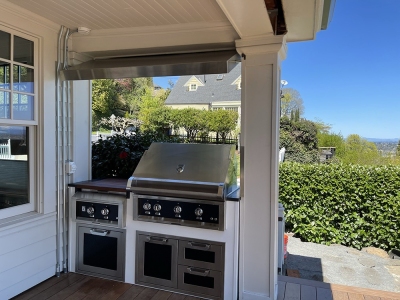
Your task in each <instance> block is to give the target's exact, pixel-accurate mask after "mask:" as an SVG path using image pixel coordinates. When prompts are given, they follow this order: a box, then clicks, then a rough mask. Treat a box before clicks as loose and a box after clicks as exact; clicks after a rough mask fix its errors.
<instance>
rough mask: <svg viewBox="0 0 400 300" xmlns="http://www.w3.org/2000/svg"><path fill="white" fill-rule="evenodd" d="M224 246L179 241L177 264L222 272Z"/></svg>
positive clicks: (197, 241) (206, 242) (205, 242)
mask: <svg viewBox="0 0 400 300" xmlns="http://www.w3.org/2000/svg"><path fill="white" fill-rule="evenodd" d="M224 248H225V247H224V245H223V244H218V243H210V242H209V241H200V240H196V241H191V240H179V258H178V264H180V265H185V266H193V267H199V268H203V269H211V270H218V271H223V269H224V263H223V262H224V251H225V249H224Z"/></svg>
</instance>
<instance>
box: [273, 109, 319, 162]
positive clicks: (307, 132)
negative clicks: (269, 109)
mask: <svg viewBox="0 0 400 300" xmlns="http://www.w3.org/2000/svg"><path fill="white" fill-rule="evenodd" d="M283 147H285V149H286V151H285V161H294V162H300V163H316V162H318V161H319V155H318V140H317V128H316V126H315V124H314V123H313V122H311V121H308V120H305V119H301V120H299V121H297V122H296V121H294V120H291V119H289V117H287V116H284V117H282V118H281V126H280V138H279V148H283Z"/></svg>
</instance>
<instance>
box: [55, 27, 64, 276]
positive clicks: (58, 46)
mask: <svg viewBox="0 0 400 300" xmlns="http://www.w3.org/2000/svg"><path fill="white" fill-rule="evenodd" d="M63 32H64V26H61V29H60V33H59V35H58V43H57V68H56V182H57V222H56V276H57V277H59V276H60V272H61V270H60V246H61V245H60V242H61V241H60V228H61V216H60V213H61V212H60V210H61V207H60V204H61V203H60V202H61V201H60V200H61V199H60V198H61V197H60V68H61V38H62V35H63Z"/></svg>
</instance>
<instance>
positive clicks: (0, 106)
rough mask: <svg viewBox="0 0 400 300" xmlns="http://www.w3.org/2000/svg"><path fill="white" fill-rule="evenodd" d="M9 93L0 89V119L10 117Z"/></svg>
mask: <svg viewBox="0 0 400 300" xmlns="http://www.w3.org/2000/svg"><path fill="white" fill-rule="evenodd" d="M10 117H11V116H10V93H9V92H5V91H0V119H10Z"/></svg>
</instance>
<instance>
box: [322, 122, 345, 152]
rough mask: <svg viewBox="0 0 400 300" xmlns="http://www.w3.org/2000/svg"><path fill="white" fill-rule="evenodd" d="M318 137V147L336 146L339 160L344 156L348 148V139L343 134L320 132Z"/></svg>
mask: <svg viewBox="0 0 400 300" xmlns="http://www.w3.org/2000/svg"><path fill="white" fill-rule="evenodd" d="M317 127H318V125H317ZM317 138H318V147H330V148H335V157H336V158H337V159H339V160H340V159H341V158H343V156H344V154H345V150H346V141H345V139H344V138H343V136H342V135H341V134H338V133H329V132H318V133H317Z"/></svg>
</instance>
